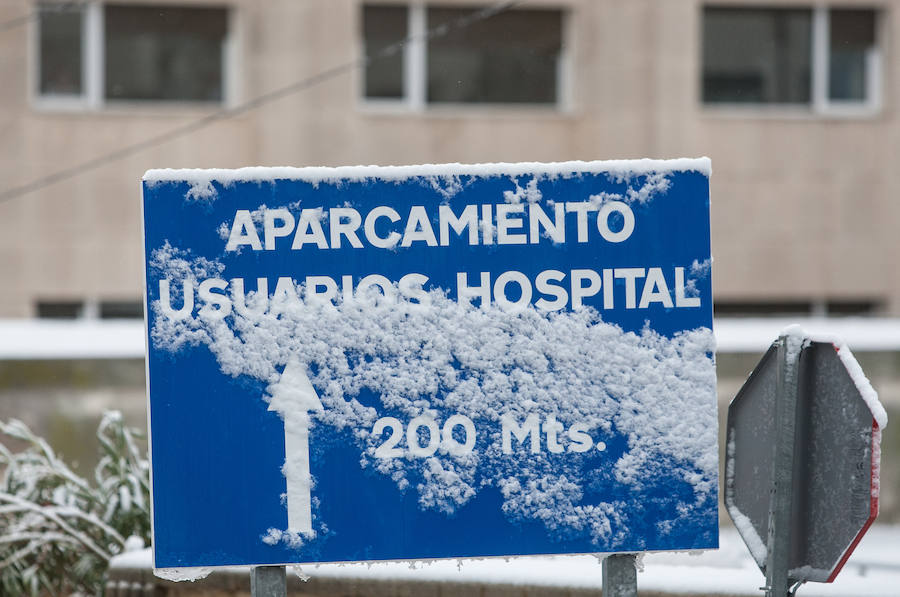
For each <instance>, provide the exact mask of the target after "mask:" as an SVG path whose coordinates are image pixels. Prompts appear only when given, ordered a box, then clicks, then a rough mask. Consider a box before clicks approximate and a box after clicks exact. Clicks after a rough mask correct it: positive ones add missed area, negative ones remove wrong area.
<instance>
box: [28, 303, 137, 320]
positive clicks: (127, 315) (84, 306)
mask: <svg viewBox="0 0 900 597" xmlns="http://www.w3.org/2000/svg"><path fill="white" fill-rule="evenodd" d="M35 311H36V312H37V316H38V317H39V318H41V319H98V318H99V319H142V318H143V317H144V304H143V302H141V301H127V300H102V301H96V300H61V301H60V300H39V301H37V302H36V303H35Z"/></svg>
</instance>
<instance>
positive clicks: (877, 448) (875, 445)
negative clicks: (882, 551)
mask: <svg viewBox="0 0 900 597" xmlns="http://www.w3.org/2000/svg"><path fill="white" fill-rule="evenodd" d="M880 491H881V429H879V428H878V423H877V422H876V421H875V420H874V419H873V420H872V484H871V496H872V499H871V501H870V502H869V518H868V519H867V520H866V523H865V524H864V525H863V526H862V528H861V529H860V530H859V533H857V535H856V537H854V539H853V541H851V542H850V547H848V548H847V551H845V552H844V555H843V556H841V561H840V562H838V563H837V566H835V567H834V570H832V571H831V576H829V577H828V580H826V581H825V582H833V581H834V579H835V578H836V577H837V575H838V572H840V571H841V568H843V567H844V564H846V563H847V560H848V559H849V558H850V554H852V553H853V550H854V549H856V546H857V545H859V541H860V539H862V538H863V535H865V534H866V531H868V530H869V527H870V526H872V523H873V522H875V518H876V517H877V516H878V495H879V493H880Z"/></svg>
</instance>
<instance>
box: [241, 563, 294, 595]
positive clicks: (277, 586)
mask: <svg viewBox="0 0 900 597" xmlns="http://www.w3.org/2000/svg"><path fill="white" fill-rule="evenodd" d="M250 595H251V596H252V597H285V596H286V595H287V578H286V574H285V567H284V566H254V567H253V568H251V569H250Z"/></svg>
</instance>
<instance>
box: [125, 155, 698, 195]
mask: <svg viewBox="0 0 900 597" xmlns="http://www.w3.org/2000/svg"><path fill="white" fill-rule="evenodd" d="M676 171H695V172H699V173H700V174H704V175H706V176H709V175H710V174H711V171H712V166H711V162H710V160H709V158H705V157H704V158H696V159H692V158H678V159H673V160H651V159H641V160H609V161H591V162H582V161H572V162H556V163H549V164H545V163H535V162H523V163H517V164H506V163H494V164H424V165H420V166H341V167H338V168H326V167H311V168H291V167H274V168H269V167H261V166H256V167H250V168H239V169H236V170H227V169H209V170H200V169H156V170H147V172H145V173H144V177H143V180H144V182H145V183H146V184H147V185H148V186H150V187H152V186H153V185H154V184H156V183H159V182H164V181H177V182H180V181H188V183H189V184H191V186H192V187H194V186H198V187H200V188H205V185H206V184H207V183H209V182H210V181H218V182H220V183H222V184H231V183H235V182H245V181H256V182H271V181H272V180H303V181H306V182H309V183H311V184H319V183H323V182H334V183H337V182H346V181H361V180H369V179H375V178H378V179H382V180H388V181H398V180H405V179H408V178H410V177H414V176H422V177H427V178H434V179H435V180H436V181H438V184H439V185H440V186H441V188H442V189H443V190H444V192H446V193H451V195H450V196H452V194H454V193H455V192H457V191H458V190H459V187H457V186H456V183H458V182H459V179H458V178H457V179H454V177H460V176H497V175H500V176H509V177H518V176H530V175H544V176H572V175H575V174H582V173H597V172H603V173H609V174H611V175H613V176H621V177H622V179H623V180H624V179H625V177H630V176H641V175H653V176H659V175H664V174H666V173H670V172H676ZM448 181H450V184H447V182H448ZM641 197H642V196H641V195H640V193H638V194H637V195H635V198H636V199H638V200H640V199H641Z"/></svg>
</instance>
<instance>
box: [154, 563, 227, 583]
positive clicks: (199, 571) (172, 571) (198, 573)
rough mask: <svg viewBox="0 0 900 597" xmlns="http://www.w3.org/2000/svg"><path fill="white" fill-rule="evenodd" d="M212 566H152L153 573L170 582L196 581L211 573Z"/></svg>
mask: <svg viewBox="0 0 900 597" xmlns="http://www.w3.org/2000/svg"><path fill="white" fill-rule="evenodd" d="M212 571H213V569H212V568H206V567H197V568H154V569H153V574H154V575H155V576H157V577H159V578H161V579H163V580H170V581H172V582H185V581H190V582H196V581H198V580H202V579H204V578H206V577H207V576H209V575H210V573H212Z"/></svg>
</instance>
